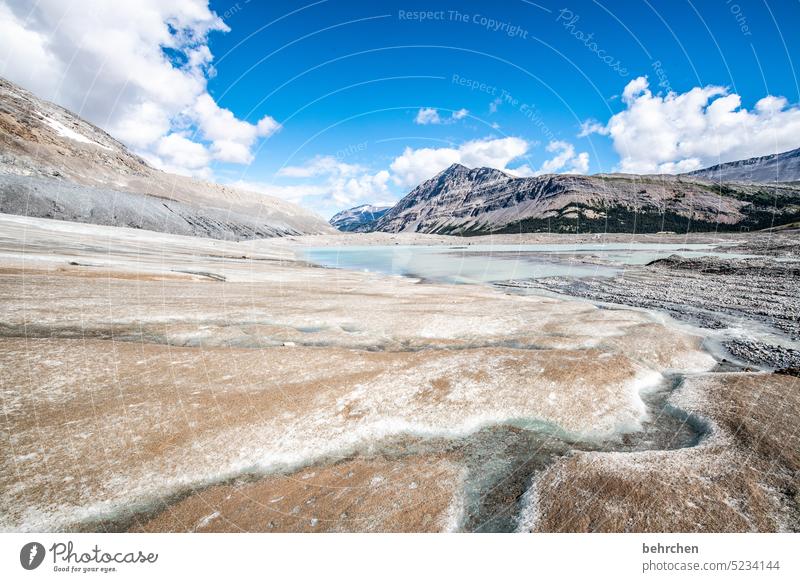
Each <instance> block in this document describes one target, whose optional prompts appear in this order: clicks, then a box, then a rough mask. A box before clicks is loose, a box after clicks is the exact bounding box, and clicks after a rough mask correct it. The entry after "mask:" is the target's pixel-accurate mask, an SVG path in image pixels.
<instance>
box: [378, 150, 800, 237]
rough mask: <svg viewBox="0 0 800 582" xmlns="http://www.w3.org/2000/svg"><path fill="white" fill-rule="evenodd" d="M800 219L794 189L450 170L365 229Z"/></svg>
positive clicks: (719, 224) (745, 223)
mask: <svg viewBox="0 0 800 582" xmlns="http://www.w3.org/2000/svg"><path fill="white" fill-rule="evenodd" d="M798 219H800V188H799V187H798V186H793V185H791V184H785V185H778V186H775V185H769V188H766V187H765V186H764V185H759V184H756V185H748V184H741V183H726V184H715V183H713V182H711V181H708V180H705V179H702V178H698V177H694V176H686V175H666V174H664V175H641V176H640V175H636V174H596V175H593V176H583V175H572V174H570V175H567V174H545V175H541V176H535V177H525V178H522V177H515V176H511V175H509V174H507V173H505V172H502V171H501V170H496V169H493V168H473V169H470V168H467V167H465V166H463V165H461V164H453V165H451V166H450V167H448V168H447V169H445V170H443V171H442V172H440V173H438V174H437V175H436V176H434V177H433V178H431V179H429V180H426V181H425V182H423V183H421V184H420V185H419V186H417V187H416V188H414V189H413V190H412V191H411V192H409V193H408V194H407V195H406V196H405V197H403V198H402V199H401V200H400V201H399V202H398V203H397V204H396V205H395V206H394V207H392V209H391V210H389V211H388V212H386V214H384V215H383V216H382V217H381V218H380V219H379V220H377V221H376V222H375V223H374V225H373V227H372V230H375V231H381V232H423V233H437V234H461V235H477V234H491V233H513V232H659V231H675V232H682V231H686V230H689V229H694V230H703V231H716V230H746V229H758V228H769V227H774V226H778V225H780V224H787V223H790V222H794V221H796V220H798Z"/></svg>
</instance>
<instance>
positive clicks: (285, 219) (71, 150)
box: [0, 78, 333, 240]
mask: <svg viewBox="0 0 800 582" xmlns="http://www.w3.org/2000/svg"><path fill="white" fill-rule="evenodd" d="M0 212H2V213H6V214H19V215H25V216H32V217H45V218H56V219H60V220H68V221H73V222H86V223H92V224H101V225H108V226H132V227H136V228H143V229H147V230H155V231H158V232H166V233H171V234H187V235H194V236H203V237H209V238H218V239H229V240H238V239H249V238H261V237H269V236H283V235H295V234H317V233H330V232H333V229H332V228H331V227H330V226H329V225H328V224H327V223H326V222H325V221H324V220H323V219H322V218H321V217H319V216H317V215H315V214H313V213H311V212H308V211H306V210H303V209H301V208H299V207H297V206H295V205H293V204H290V203H288V202H284V201H282V200H279V199H276V198H272V197H269V196H266V195H263V194H257V193H254V192H247V191H243V190H239V189H236V188H231V187H228V186H222V185H219V184H212V183H208V182H203V181H200V180H195V179H192V178H189V177H186V176H178V175H175V174H168V173H166V172H161V171H159V170H156V169H155V168H152V167H151V166H149V165H148V164H147V162H145V161H144V160H143V159H142V158H140V157H139V156H137V155H135V154H133V153H132V152H130V151H129V150H128V149H127V148H126V147H125V146H124V145H122V144H121V143H120V142H118V141H117V140H115V139H114V138H112V137H111V136H110V135H108V134H107V133H106V132H104V131H103V130H101V129H99V128H97V127H95V126H94V125H92V124H91V123H89V122H87V121H85V120H83V119H81V118H80V117H78V116H77V115H75V114H73V113H71V112H70V111H67V110H66V109H63V108H61V107H58V106H57V105H54V104H52V103H49V102H47V101H44V100H41V99H39V98H37V97H36V96H34V95H33V94H31V93H29V92H27V91H25V90H24V89H22V88H20V87H18V86H17V85H14V84H13V83H11V82H9V81H7V80H5V79H2V78H0Z"/></svg>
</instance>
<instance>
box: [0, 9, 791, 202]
mask: <svg viewBox="0 0 800 582" xmlns="http://www.w3.org/2000/svg"><path fill="white" fill-rule="evenodd" d="M3 1H5V0H3ZM192 1H193V2H196V3H198V5H199V6H201V7H204V9H205V10H207V11H208V12H207V14H206V13H204V15H203V16H202V17H197V16H196V15H195V14H188V15H187V13H186V11H185V10H184V11H183V12H178V11H177V10H178V9H175V10H174V11H172V12H169V11H166V9H162V8H160V7H159V8H158V10H160V12H158V13H157V17H158V18H162V20H163V21H164V22H165V23H166V24H167V25H169V26H167V27H166V29H168V30H170V34H172V38H170V37H169V36H167V37H166V38H167V40H166V41H164V40H160V39H162V38H164V35H163V34H162V35H161V36H155V37H153V38H151V36H150V35H149V33H148V34H145V33H142V32H136V34H135V35H133V36H132V38H135V39H136V40H137V42H142V43H146V42H150V43H153V42H155V43H160V44H161V57H159V58H163V59H165V60H167V61H169V66H172V67H173V68H174V69H176V70H178V71H179V72H183V73H184V77H186V78H188V79H189V81H190V82H189V81H187V87H188V88H187V90H186V91H187V95H190V97H188V98H187V99H188V100H187V101H186V103H191V105H185V104H184V105H180V103H178V104H173V103H172V102H171V101H170V95H168V94H166V92H168V89H164V92H165V94H157V92H156V91H155V90H154V89H153V88H152V87H148V85H147V83H148V81H147V79H144V78H143V79H140V80H137V82H138V83H139V86H140V87H141V91H142V95H144V96H143V97H137V98H134V97H131V103H130V107H129V108H128V109H127V110H126V109H124V107H123V106H121V105H118V107H117V108H116V109H115V110H114V111H113V112H106V111H100V110H99V109H98V110H97V111H93V110H90V109H87V110H86V111H85V112H84V114H85V115H86V116H87V117H89V118H90V119H92V120H93V121H96V122H98V123H101V124H103V121H104V119H105V121H106V122H105V124H104V125H105V126H106V127H107V128H109V130H110V131H112V132H114V133H115V135H118V136H120V137H121V139H123V141H126V143H129V144H130V145H132V147H134V149H137V151H140V152H141V153H142V154H143V155H145V157H147V158H148V159H149V160H151V161H152V162H153V163H156V164H157V165H161V166H162V167H165V168H166V169H171V170H174V171H186V172H188V173H194V174H198V175H201V176H203V177H206V178H209V179H214V180H217V181H220V182H226V183H234V184H239V185H242V186H246V187H250V188H254V189H258V190H260V191H263V192H266V193H269V194H272V195H277V196H281V197H284V198H287V199H289V200H292V201H295V202H298V203H300V204H303V205H304V206H307V207H309V208H312V209H314V210H316V211H318V212H319V213H320V214H322V215H324V216H326V217H327V216H330V215H331V214H332V213H333V212H335V211H336V210H339V209H342V208H345V207H348V206H353V205H356V204H361V203H367V202H390V201H392V200H395V199H397V198H399V197H400V196H402V195H404V194H405V193H407V192H408V191H409V190H410V189H411V188H412V187H413V185H414V184H415V183H416V182H417V181H419V180H420V179H424V178H426V177H430V176H432V175H433V174H435V173H436V172H437V171H439V170H440V169H442V167H444V166H446V165H449V163H452V162H453V161H459V162H462V163H466V164H467V165H476V164H478V165H480V164H483V163H486V164H491V165H495V166H497V167H501V168H503V169H506V170H508V171H511V172H512V173H516V174H518V175H536V174H539V173H545V172H579V173H597V172H611V171H620V170H622V171H636V172H678V171H684V170H690V169H694V168H696V167H701V166H704V165H708V164H711V163H717V162H719V161H728V160H731V159H739V158H741V157H747V156H749V155H762V154H765V153H773V152H774V151H782V150H786V149H791V148H793V147H798V146H800V111H798V108H797V103H798V101H800V87H799V86H798V73H797V72H796V71H795V68H794V65H795V61H797V57H798V55H800V40H798V36H797V34H796V33H795V32H796V28H797V23H799V22H800V2H795V1H792V2H778V1H775V0H768V1H755V0H736V1H733V0H731V1H726V0H714V1H712V0H707V1H698V0H694V1H692V2H689V1H686V0H670V1H667V0H648V1H641V2H638V1H626V2H622V1H615V2H612V1H610V0H604V1H603V2H596V1H579V0H569V1H567V2H558V3H555V2H552V1H551V0H541V1H537V2H535V3H534V2H527V1H525V0H499V1H495V2H485V1H484V2H470V1H466V2H463V1H462V2H455V1H454V0H450V1H445V2H431V1H427V2H414V1H397V2H395V1H387V0H375V1H371V2H353V1H343V0H322V1H317V2H314V1H313V0H306V1H300V2H289V1H277V2H276V1H270V2H258V1H256V0H252V1H250V2H247V1H246V0H238V2H231V1H216V0H212V1H211V2H210V5H206V0H192ZM42 4H43V5H44V8H40V9H39V10H41V11H47V10H48V8H47V6H46V5H47V2H43V3H42ZM166 4H169V3H166ZM9 6H10V8H11V12H12V18H16V19H17V22H18V23H20V24H19V25H20V26H24V27H26V28H28V29H32V28H35V29H36V32H37V33H38V34H44V35H45V36H47V34H48V28H47V26H48V25H47V21H48V18H47V16H49V15H48V14H46V13H45V12H42V14H41V15H37V17H36V18H30V17H23V14H22V12H21V10H20V9H19V8H15V7H14V2H10V4H9ZM54 6H55V5H54ZM50 10H53V11H55V10H58V8H51V9H50ZM74 10H75V11H79V10H81V8H80V7H79V6H77V5H76V7H74ZM153 10H156V9H155V8H154V9H153ZM418 12H424V13H427V14H425V18H424V19H422V18H420V16H419V15H417V14H416V13H418ZM0 16H2V13H0ZM109 18H110V17H109ZM0 20H1V19H0ZM50 20H53V19H52V18H51V19H50ZM139 25H140V26H145V25H147V26H151V27H152V24H147V23H140V24H139ZM119 26H120V27H123V26H136V24H135V23H129V24H119ZM176 29H178V30H184V31H188V33H187V34H182V35H176V34H175V31H176ZM53 30H54V31H55V27H53ZM52 34H53V35H55V34H57V33H56V32H52ZM58 34H63V33H62V32H58ZM177 36H180V38H179V39H178V40H176V38H177ZM58 38H59V40H60V42H63V43H65V44H66V43H68V42H69V39H67V40H64V39H63V37H61V36H59V37H58ZM50 44H51V46H52V44H53V42H51V43H50ZM165 45H170V46H168V47H166V49H165ZM75 46H76V48H75V49H74V50H75V52H76V54H83V53H81V52H80V51H85V50H87V49H85V48H84V47H83V45H82V44H80V43H78V42H77V41H75ZM2 48H3V46H2V42H1V41H0V55H1V54H2ZM12 48H13V47H12ZM200 49H202V50H200ZM16 50H22V49H19V48H18V49H16ZM198 55H199V56H198ZM115 58H116V57H115ZM154 58H155V57H154ZM189 61H191V62H200V61H202V62H201V63H200V64H199V65H197V66H194V65H192V67H190V66H189V65H188V64H187V62H189ZM94 62H95V61H92V60H90V59H89V57H88V56H87V65H86V67H85V68H87V69H91V67H92V64H91V63H94ZM156 64H157V65H159V66H161V67H162V68H163V66H164V65H163V63H160V64H159V63H155V64H154V65H153V66H155V65H156ZM42 66H43V67H44V66H45V64H43V65H42ZM121 66H123V67H124V66H125V65H121ZM62 68H63V69H64V70H63V71H62V72H60V74H63V75H64V77H69V76H70V75H75V74H77V73H74V71H73V70H74V69H75V68H76V66H75V63H74V62H72V63H71V64H70V65H64V66H63V67H62ZM128 68H129V69H135V68H136V67H130V66H129V67H128ZM6 69H7V70H6V71H5V72H4V73H3V74H5V75H7V76H9V77H12V78H14V80H18V82H22V83H23V84H26V82H25V81H24V78H23V77H24V75H25V71H20V72H15V69H14V68H13V66H12V65H8V66H7V67H6ZM0 70H2V69H0ZM59 71H61V70H60V69H59ZM95 72H96V71H95ZM96 76H97V75H95V77H96ZM15 77H19V79H16V78H15ZM644 77H646V80H645V79H644ZM37 82H38V83H41V81H37V80H36V79H32V80H30V81H29V82H28V84H29V85H31V84H32V85H34V87H33V88H37V87H36V86H35V85H36V83H37ZM168 84H169V83H167V85H168ZM131 85H132V83H131V81H130V78H128V79H127V85H126V87H130V86H131ZM84 86H85V85H84ZM176 86H178V85H176ZM180 86H181V87H182V85H180ZM63 87H64V83H61V84H60V85H59V86H58V87H56V88H47V87H44V88H43V89H41V90H42V91H43V92H44V93H45V96H50V97H52V98H54V99H56V100H58V101H60V102H62V104H66V105H67V106H70V105H74V102H75V101H76V100H77V97H75V96H70V95H68V94H67V93H66V92H65V90H64V88H63ZM198 87H199V88H198ZM626 87H627V88H628V89H627V90H626ZM128 90H129V89H127V88H126V89H125V91H128ZM108 91H109V92H113V91H118V93H121V92H122V89H117V88H114V87H112V86H109V88H108ZM192 91H195V93H196V94H192ZM48 92H49V93H48ZM178 92H179V91H178V89H176V93H178ZM670 92H671V93H670ZM126 94H127V93H126ZM153 95H156V96H155V97H153ZM208 95H210V97H211V99H212V100H213V101H212V100H208V99H207V96H208ZM670 95H671V96H670ZM737 96H738V97H737ZM770 96H771V97H770ZM82 97H83V99H82V100H81V101H80V103H82V104H84V107H85V106H86V105H85V104H86V103H87V102H91V101H92V100H91V99H88V100H87V99H86V95H85V94H84V95H82ZM201 98H202V99H206V100H207V103H206V107H205V109H203V108H200V107H198V106H197V102H199V101H200V99H201ZM137 99H138V101H137ZM147 99H150V100H152V101H153V102H154V103H155V104H156V105H158V106H162V107H163V109H164V111H166V112H167V113H166V117H167V118H168V120H169V125H168V127H167V126H166V125H164V124H163V120H162V122H161V123H162V127H161V128H160V129H159V130H158V131H156V130H154V131H153V132H152V135H151V136H146V135H140V134H137V133H136V132H132V131H131V130H130V128H131V127H132V126H137V127H138V126H139V125H141V124H137V123H134V122H133V121H132V120H135V119H137V118H136V117H133V115H134V113H133V112H141V110H143V106H142V104H141V102H142V101H146V100H147ZM99 100H100V99H99V98H98V101H99ZM192 100H194V101H192ZM117 101H119V99H117ZM123 105H124V103H123ZM137 107H138V109H137ZM125 111H128V113H126V112H125ZM187 111H190V113H187ZM198 112H199V113H198ZM203 112H205V113H203ZM137 114H138V113H137ZM226 116H228V118H232V119H234V120H235V121H236V123H238V124H239V126H238V127H239V130H240V131H239V132H238V133H236V134H235V135H227V134H226V131H225V130H224V129H221V128H220V127H221V126H222V125H224V121H225V119H226ZM148 119H149V118H148ZM159 119H160V118H159ZM210 120H211V121H210ZM213 120H217V121H219V123H218V124H217V130H216V131H215V130H214V129H213V127H212V125H213V124H212V121H213ZM260 120H261V121H264V124H262V125H258V123H259V121H260ZM145 125H146V124H144V125H142V127H144V126H145ZM257 127H258V129H256V128H257ZM159 131H160V132H161V133H158V132H159ZM170 136H171V137H170ZM795 136H796V137H795ZM148 140H149V141H148ZM192 156H194V157H192Z"/></svg>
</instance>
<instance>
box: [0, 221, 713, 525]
mask: <svg viewBox="0 0 800 582" xmlns="http://www.w3.org/2000/svg"><path fill="white" fill-rule="evenodd" d="M2 220H3V221H4V222H3V230H2V233H3V234H2V236H1V237H0V257H2V261H3V263H2V266H3V269H2V271H0V295H2V308H0V366H2V369H3V379H2V387H1V388H2V400H1V401H0V403H1V404H2V409H3V415H2V417H1V418H2V421H0V422H2V447H3V454H2V471H0V528H2V529H4V530H15V531H18V530H40V531H49V530H70V529H79V530H85V529H124V528H131V529H142V530H149V531H186V530H214V531H240V530H246V531H307V530H308V531H312V530H319V531H323V530H332V531H342V530H348V531H428V530H441V529H457V528H459V527H462V526H463V519H464V507H465V505H466V504H469V503H473V502H474V503H477V505H480V503H479V502H475V501H474V489H475V487H474V486H473V484H472V483H471V482H470V480H474V479H475V478H476V477H475V476H476V474H477V473H476V472H475V471H474V464H471V463H474V462H475V459H478V460H479V461H480V462H485V463H486V466H487V467H489V466H490V465H491V461H492V455H491V454H489V453H490V452H491V450H492V449H491V448H488V449H485V450H484V449H480V447H478V449H480V450H478V452H477V453H476V452H474V450H473V449H474V447H473V449H470V451H472V452H470V453H469V455H471V456H469V455H467V453H465V452H464V451H465V450H466V449H468V448H469V447H471V446H473V445H472V444H471V443H470V444H468V445H464V446H463V447H462V448H459V446H461V445H459V446H453V445H452V443H454V442H459V443H462V442H465V440H469V439H473V438H475V437H474V435H476V434H483V433H482V432H481V431H486V430H489V431H490V432H491V430H492V429H493V427H501V426H511V427H521V428H520V429H519V430H521V431H524V430H527V428H526V427H528V428H529V427H530V426H532V425H535V426H536V427H537V429H536V430H537V431H539V432H540V433H541V434H543V435H545V436H547V438H550V437H552V438H555V439H561V440H562V441H563V442H578V441H580V442H583V443H587V442H588V443H603V442H605V441H606V440H608V439H615V438H617V437H619V435H621V434H629V433H631V432H635V431H636V430H638V429H639V428H641V427H642V426H643V423H647V422H652V421H653V419H652V418H651V416H652V414H651V413H650V412H649V411H648V408H647V406H646V405H645V401H644V400H643V394H646V393H647V392H648V391H651V390H655V389H657V388H659V387H663V386H664V384H665V383H666V381H665V378H664V374H667V373H673V372H702V371H704V370H708V369H710V368H711V367H712V366H713V365H714V363H715V362H714V360H713V359H712V358H711V357H710V356H709V355H708V354H706V353H705V352H704V351H703V350H702V349H701V338H700V337H698V336H696V335H692V334H690V333H688V332H687V331H685V330H682V329H680V328H677V327H674V326H668V325H665V324H664V323H662V322H661V321H659V320H658V319H657V318H653V317H650V316H649V315H647V314H646V313H642V312H635V311H628V310H608V309H598V308H596V307H594V306H592V305H590V304H588V303H585V302H578V301H565V300H559V299H554V298H547V297H534V296H521V295H509V294H504V293H502V292H500V291H498V290H494V289H491V288H488V287H481V286H467V285H460V286H455V285H438V284H437V285H434V284H417V283H416V282H415V281H413V280H409V279H403V278H398V277H385V276H378V275H374V274H367V273H355V272H345V271H335V270H330V269H322V268H317V267H313V266H310V265H306V264H303V263H302V262H297V261H295V260H294V258H293V256H292V255H291V254H289V253H287V251H286V250H285V247H284V246H282V245H285V243H281V245H272V244H271V243H270V242H269V241H258V242H248V243H240V244H237V243H231V242H221V241H212V240H198V239H192V238H188V237H179V236H170V235H163V234H157V233H146V232H137V231H128V230H125V229H114V228H107V227H89V226H86V225H72V224H66V223H52V222H51V221H44V220H35V219H24V218H9V217H3V218H2ZM515 430H517V429H515ZM514 435H516V433H514V434H512V435H511V437H513V438H518V437H517V436H514ZM490 436H492V438H494V439H498V438H500V437H497V436H496V435H494V433H492V434H491V435H490ZM511 437H509V438H511ZM492 438H489V439H484V440H481V441H480V443H481V444H480V446H485V443H494V442H496V441H495V440H492ZM502 438H506V437H502ZM503 442H506V441H503ZM387 443H388V444H387ZM398 443H399V444H398ZM403 443H406V444H403ZM407 443H412V444H407ZM597 446H598V447H599V448H602V447H601V444H598V445H597ZM387 447H388V449H387ZM687 450H689V449H687ZM694 450H695V449H691V451H694ZM697 450H700V448H698V449H697ZM582 454H584V453H579V454H578V456H572V457H568V458H567V459H566V460H562V461H558V463H557V464H556V465H555V466H554V469H553V470H556V469H557V468H558V467H560V466H561V464H560V463H564V462H576V461H574V460H573V459H576V458H577V459H580V458H581V457H580V456H579V455H582ZM625 454H626V455H627V454H628V453H625ZM636 454H639V453H636ZM663 454H665V455H672V454H675V455H680V454H689V453H686V452H685V451H675V452H669V453H663ZM692 454H694V453H692ZM465 455H466V456H465ZM467 456H469V459H467ZM676 458H677V457H676ZM498 470H499V469H498ZM487 472H489V471H488V469H487ZM550 474H551V473H545V475H544V476H543V477H542V479H545V478H546V476H547V475H550ZM529 477H530V475H523V476H521V477H519V479H528V478H529ZM537 482H544V481H537ZM553 487H555V485H553ZM554 490H555V488H554ZM504 491H505V490H503V491H500V492H498V493H496V494H497V496H498V497H503V496H506V497H508V496H509V495H512V494H511V493H508V492H504ZM509 491H510V489H509ZM483 493H486V492H485V491H484V492H483ZM490 493H491V492H489V493H486V495H487V496H488V497H491V494H490ZM481 495H483V494H481ZM512 497H513V495H512ZM274 500H277V501H274ZM470 500H472V501H470ZM273 501H274V503H273ZM511 501H512V502H513V499H512V500H511ZM540 503H541V502H540ZM298 507H299V508H300V509H299V510H297V509H296V508H298ZM345 514H346V516H347V517H342V516H343V515H345ZM270 524H271V525H270Z"/></svg>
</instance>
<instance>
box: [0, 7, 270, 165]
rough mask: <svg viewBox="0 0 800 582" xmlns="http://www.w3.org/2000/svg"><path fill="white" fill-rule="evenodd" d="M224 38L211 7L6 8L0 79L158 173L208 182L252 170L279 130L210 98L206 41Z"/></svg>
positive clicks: (0, 18) (1, 17) (1, 15)
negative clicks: (236, 166) (98, 132)
mask: <svg viewBox="0 0 800 582" xmlns="http://www.w3.org/2000/svg"><path fill="white" fill-rule="evenodd" d="M87 30H91V34H87ZM228 30H229V29H228V27H227V26H226V25H225V23H224V22H222V20H221V19H220V18H219V17H218V16H217V15H216V14H214V13H213V12H212V11H211V10H209V7H208V0H137V2H108V1H107V0H37V2H35V3H30V2H27V1H25V0H5V2H4V3H0V75H2V76H4V77H7V78H9V79H10V80H12V81H14V82H17V83H19V84H20V85H22V86H23V87H25V88H27V89H30V90H31V91H33V92H34V93H36V94H37V95H39V96H41V97H44V98H46V99H50V100H52V101H55V102H56V103H59V104H60V105H63V106H64V107H67V108H68V109H71V110H72V111H75V112H76V113H78V114H79V115H81V116H83V117H85V118H87V119H88V120H90V121H92V122H93V123H95V124H97V125H99V126H100V127H103V128H104V129H106V130H108V131H109V132H110V133H111V134H112V135H114V136H115V137H117V138H119V139H120V140H121V141H123V142H124V143H126V144H127V145H129V146H131V147H132V148H134V149H135V150H136V151H138V152H139V153H141V154H143V155H144V156H145V157H146V158H147V159H149V160H153V161H154V162H155V163H159V162H160V163H161V164H162V167H165V168H167V167H169V169H172V170H175V169H178V170H179V171H182V172H183V173H202V174H204V175H207V174H208V173H209V172H208V164H210V163H211V161H212V160H219V161H223V162H232V163H249V162H250V161H252V150H253V147H254V145H255V143H256V142H257V140H258V138H263V137H266V136H269V135H271V134H272V133H274V132H275V131H277V129H278V128H279V127H280V126H279V124H278V123H277V122H276V121H275V120H274V119H272V118H271V117H269V116H265V117H263V118H262V119H261V120H259V121H258V122H256V123H250V122H247V121H244V120H241V119H238V118H236V116H235V115H234V114H233V113H232V112H231V111H229V110H227V109H224V108H220V107H219V106H218V105H217V103H216V102H215V101H214V99H213V98H212V97H211V96H210V95H209V94H208V91H207V88H206V84H207V79H208V78H209V77H210V76H212V75H213V73H214V71H213V68H212V65H211V63H212V59H213V57H212V54H211V51H210V50H209V47H208V43H207V37H208V35H209V33H211V32H213V31H220V32H226V31H228ZM195 130H196V131H195ZM172 133H176V134H178V137H177V138H174V139H170V140H166V141H165V138H166V137H168V136H169V135H171V134H172ZM185 141H192V142H194V143H197V144H198V145H200V146H201V147H189V146H188V144H186V143H184V142H185ZM179 145H180V148H178V146H179ZM193 152H194V153H196V154H197V157H196V158H193V157H192V153H193ZM170 160H172V161H170ZM178 160H181V161H182V162H183V164H179V163H178ZM173 161H174V163H175V165H176V166H178V167H177V168H176V167H174V166H173V165H171V164H172V163H173ZM201 162H202V163H201Z"/></svg>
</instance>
